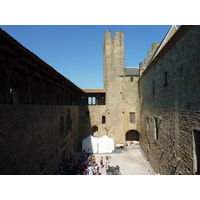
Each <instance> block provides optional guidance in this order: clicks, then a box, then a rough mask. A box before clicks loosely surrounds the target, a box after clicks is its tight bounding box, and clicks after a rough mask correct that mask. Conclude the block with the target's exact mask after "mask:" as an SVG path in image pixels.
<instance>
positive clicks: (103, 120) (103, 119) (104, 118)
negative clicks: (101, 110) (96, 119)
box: [102, 116, 106, 124]
mask: <svg viewBox="0 0 200 200" xmlns="http://www.w3.org/2000/svg"><path fill="white" fill-rule="evenodd" d="M105 123H106V117H105V116H102V124H105Z"/></svg>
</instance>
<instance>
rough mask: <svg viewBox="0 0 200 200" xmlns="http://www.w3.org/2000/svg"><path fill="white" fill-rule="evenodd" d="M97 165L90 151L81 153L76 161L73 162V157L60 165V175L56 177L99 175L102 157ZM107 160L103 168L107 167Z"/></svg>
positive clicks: (102, 161) (102, 164)
mask: <svg viewBox="0 0 200 200" xmlns="http://www.w3.org/2000/svg"><path fill="white" fill-rule="evenodd" d="M99 163H100V165H99V164H98V162H97V160H96V157H95V156H94V155H93V154H91V153H90V149H88V150H87V152H86V151H85V150H83V151H82V153H80V155H79V157H78V161H77V162H76V161H75V156H72V157H71V158H70V160H68V159H66V160H65V161H63V162H62V163H61V165H60V173H57V172H56V174H57V175H101V173H100V171H99V169H103V168H104V160H103V157H101V159H100V160H99ZM108 163H109V160H108V158H107V157H106V161H105V165H106V166H105V168H107V167H108Z"/></svg>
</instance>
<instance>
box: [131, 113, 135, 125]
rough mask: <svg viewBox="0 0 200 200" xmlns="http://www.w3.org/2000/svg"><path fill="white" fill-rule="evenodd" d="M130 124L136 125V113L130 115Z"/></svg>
mask: <svg viewBox="0 0 200 200" xmlns="http://www.w3.org/2000/svg"><path fill="white" fill-rule="evenodd" d="M130 123H135V113H134V112H131V113H130Z"/></svg>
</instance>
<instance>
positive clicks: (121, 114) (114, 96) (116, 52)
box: [104, 31, 139, 144]
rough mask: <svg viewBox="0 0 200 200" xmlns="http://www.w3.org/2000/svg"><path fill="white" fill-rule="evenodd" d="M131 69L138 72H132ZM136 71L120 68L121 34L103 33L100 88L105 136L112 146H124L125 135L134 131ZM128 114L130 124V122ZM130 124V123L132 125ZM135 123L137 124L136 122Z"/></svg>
mask: <svg viewBox="0 0 200 200" xmlns="http://www.w3.org/2000/svg"><path fill="white" fill-rule="evenodd" d="M135 70H136V71H138V72H137V73H135ZM138 77H139V68H134V69H133V68H125V67H124V32H121V31H116V32H115V36H114V37H112V36H111V31H106V32H105V37H104V89H105V91H106V133H107V135H108V136H109V137H112V138H113V139H114V141H115V143H116V144H117V143H120V144H122V143H123V144H125V141H126V133H127V132H128V131H129V130H138V128H139V127H138V120H136V118H138V85H137V80H138ZM130 115H132V121H131V122H130ZM133 121H134V122H133ZM136 121H137V123H136Z"/></svg>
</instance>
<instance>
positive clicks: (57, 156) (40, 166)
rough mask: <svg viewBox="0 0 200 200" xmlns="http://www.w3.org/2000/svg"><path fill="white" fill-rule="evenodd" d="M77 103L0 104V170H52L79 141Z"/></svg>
mask: <svg viewBox="0 0 200 200" xmlns="http://www.w3.org/2000/svg"><path fill="white" fill-rule="evenodd" d="M80 113H81V112H80V107H79V106H52V105H51V106H43V105H17V106H16V105H0V118H1V121H0V143H1V145H0V155H1V156H0V174H19V175H20V174H27V175H28V174H29V175H31V174H45V173H46V174H54V173H55V172H56V171H58V172H59V165H60V163H61V162H62V161H63V159H65V158H68V159H69V158H70V152H71V155H73V154H74V150H76V149H77V148H78V146H79V145H80V144H81V141H82V138H83V137H82V135H80V134H81V131H80V129H81V126H80V123H81V121H80V120H79V115H80Z"/></svg>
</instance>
